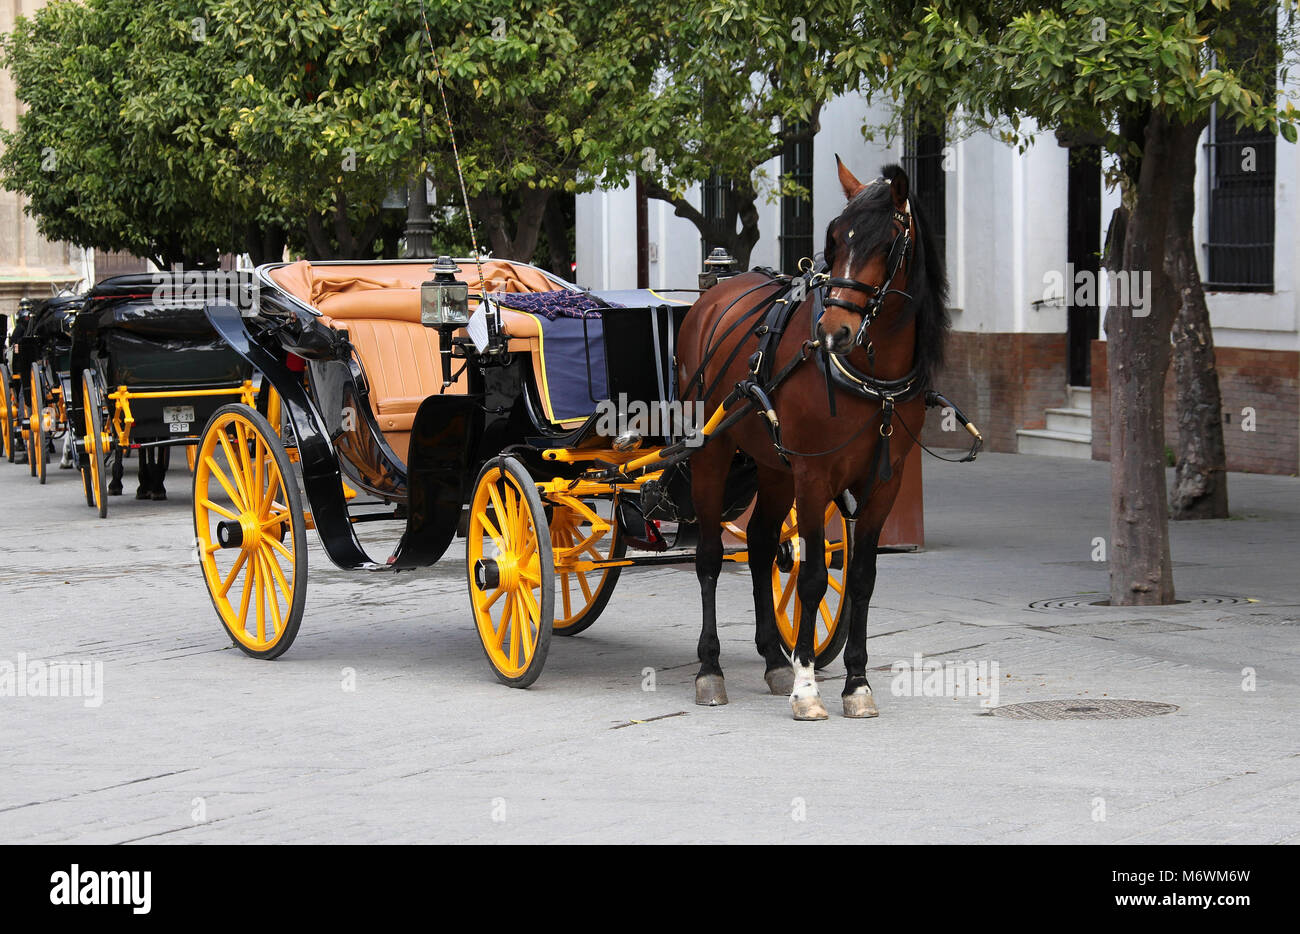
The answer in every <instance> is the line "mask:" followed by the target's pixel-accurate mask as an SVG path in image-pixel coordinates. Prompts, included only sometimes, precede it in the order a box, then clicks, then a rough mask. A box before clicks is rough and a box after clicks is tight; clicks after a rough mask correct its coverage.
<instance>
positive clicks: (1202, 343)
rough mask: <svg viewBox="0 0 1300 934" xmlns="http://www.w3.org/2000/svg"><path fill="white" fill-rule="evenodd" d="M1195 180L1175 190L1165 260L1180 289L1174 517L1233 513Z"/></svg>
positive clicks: (1222, 516)
mask: <svg viewBox="0 0 1300 934" xmlns="http://www.w3.org/2000/svg"><path fill="white" fill-rule="evenodd" d="M1191 181H1192V180H1189V182H1188V184H1187V185H1186V186H1184V187H1182V188H1180V189H1179V190H1177V191H1175V192H1174V208H1173V216H1172V218H1171V219H1170V228H1169V234H1168V246H1167V249H1168V255H1167V256H1166V257H1165V265H1166V268H1167V270H1168V272H1169V276H1170V278H1171V280H1172V281H1173V284H1174V287H1175V288H1176V289H1177V290H1178V297H1179V304H1180V307H1179V311H1178V316H1177V318H1176V319H1175V321H1174V331H1173V334H1174V351H1173V353H1174V383H1175V385H1176V387H1177V389H1176V398H1177V400H1178V457H1177V466H1176V468H1175V470H1174V488H1173V491H1172V492H1171V493H1170V496H1169V514H1170V516H1171V517H1173V518H1174V519H1226V518H1228V474H1227V453H1226V451H1225V450H1224V445H1223V416H1222V415H1221V414H1220V413H1221V412H1222V411H1223V397H1222V396H1221V395H1220V394H1219V372H1218V370H1216V369H1215V366H1214V333H1213V331H1212V330H1211V329H1210V311H1209V309H1208V308H1207V307H1206V306H1205V291H1204V290H1203V289H1202V288H1201V274H1200V270H1199V269H1198V268H1197V265H1196V245H1195V241H1194V239H1193V228H1192V212H1193V210H1194V209H1195V204H1196V189H1195V187H1194V185H1193V184H1191Z"/></svg>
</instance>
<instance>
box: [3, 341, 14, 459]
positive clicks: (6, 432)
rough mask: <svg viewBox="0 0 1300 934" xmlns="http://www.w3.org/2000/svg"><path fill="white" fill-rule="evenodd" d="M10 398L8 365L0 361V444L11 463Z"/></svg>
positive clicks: (12, 449)
mask: <svg viewBox="0 0 1300 934" xmlns="http://www.w3.org/2000/svg"><path fill="white" fill-rule="evenodd" d="M12 398H13V380H12V379H11V378H10V376H9V367H8V366H6V365H4V364H2V363H0V444H3V445H4V457H5V460H7V461H8V462H9V463H11V464H12V463H13V462H14V422H13V412H12V403H11V399H12Z"/></svg>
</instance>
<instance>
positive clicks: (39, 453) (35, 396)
mask: <svg viewBox="0 0 1300 934" xmlns="http://www.w3.org/2000/svg"><path fill="white" fill-rule="evenodd" d="M44 402H45V400H44V399H43V398H42V397H41V387H40V385H39V384H38V383H37V382H36V380H32V415H31V418H30V419H29V423H30V425H31V429H32V433H31V438H32V444H31V451H29V452H28V454H27V456H28V457H30V458H31V463H32V473H33V474H35V475H36V476H38V477H39V476H40V475H41V467H42V463H41V462H42V461H43V460H44V458H45V433H44V431H43V430H42V429H43V428H44V427H45V426H44V425H42V424H41V418H42V417H43V416H44V414H45V413H44V411H43V409H44V408H45V405H44Z"/></svg>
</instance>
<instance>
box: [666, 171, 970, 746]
mask: <svg viewBox="0 0 1300 934" xmlns="http://www.w3.org/2000/svg"><path fill="white" fill-rule="evenodd" d="M836 162H837V163H839V159H838V157H837V158H836ZM839 178H840V183H841V185H842V187H843V189H844V193H845V196H846V197H847V198H848V205H847V206H846V208H845V210H844V212H843V213H842V214H840V216H839V217H837V218H836V219H835V220H833V221H831V223H830V225H829V227H828V229H827V232H826V247H825V256H824V258H825V268H824V271H823V272H822V273H821V274H820V276H814V277H813V278H812V279H811V281H810V283H809V288H810V289H812V290H813V291H810V292H809V294H808V297H807V298H806V299H804V300H803V301H802V302H801V303H800V304H799V305H798V307H797V309H796V310H795V312H794V313H793V317H792V318H791V319H790V320H789V324H788V326H787V327H786V329H785V331H784V333H783V334H782V336H781V337H780V339H779V343H777V344H776V347H775V353H773V354H771V355H772V357H773V360H772V366H773V367H774V368H784V367H785V365H786V364H788V363H789V362H791V361H792V360H794V359H795V358H796V357H799V356H800V355H805V356H807V357H808V359H807V361H806V362H804V363H801V364H799V365H797V366H795V367H794V369H793V370H791V371H789V373H788V375H787V376H786V378H785V379H784V381H782V382H781V383H780V384H779V385H778V386H776V387H775V388H773V389H771V392H770V400H771V403H772V409H773V410H774V414H775V416H776V419H777V420H778V422H779V432H780V434H779V438H780V442H781V446H782V447H781V450H778V448H777V446H776V444H775V443H774V435H773V432H772V430H771V429H770V428H769V426H768V425H766V424H765V422H764V419H763V416H762V415H761V414H760V412H759V411H755V412H753V413H751V414H749V415H746V416H744V417H743V418H741V419H740V420H739V421H736V422H735V423H734V424H732V425H730V427H727V428H725V430H721V431H719V432H717V433H715V434H713V435H711V436H710V437H709V440H708V443H707V444H705V445H703V446H702V447H701V448H700V449H699V450H697V451H696V452H695V453H694V455H693V456H692V457H691V461H690V469H691V491H692V498H693V500H694V506H695V512H696V515H697V517H698V520H699V529H700V543H699V548H698V552H697V555H696V575H697V577H698V578H699V581H700V590H701V595H702V602H703V626H702V629H701V632H700V640H699V646H698V653H699V659H700V670H699V673H698V674H697V675H696V680H695V690H696V703H698V704H704V705H717V704H725V703H726V702H727V697H726V687H725V682H724V680H723V674H722V668H721V666H720V665H719V659H718V656H719V648H720V647H719V642H718V633H717V615H716V590H717V582H718V575H719V573H720V571H721V568H722V561H723V550H722V535H721V518H722V510H723V498H724V484H725V483H726V477H727V473H728V469H729V467H730V465H731V463H732V460H733V458H734V456H735V454H736V451H737V450H738V449H739V450H741V451H743V452H745V453H746V454H748V455H749V456H750V457H752V458H753V459H754V461H755V462H756V464H757V467H758V493H757V499H756V502H755V506H754V511H753V515H752V518H751V519H750V521H749V528H748V532H747V537H748V548H749V566H750V573H751V575H752V577H753V588H754V608H755V615H756V628H755V642H756V644H757V646H758V651H759V653H760V654H761V655H762V656H763V658H764V660H765V661H766V663H767V670H766V674H765V679H766V681H767V684H768V687H769V689H770V690H771V692H772V693H774V694H788V695H789V696H790V703H791V707H792V708H793V711H794V718H795V719H796V720H824V719H826V718H827V712H826V708H825V706H824V705H823V704H822V701H821V698H820V696H819V692H818V690H817V683H816V680H815V677H814V670H813V669H814V633H815V625H814V624H815V615H816V614H817V612H818V607H819V606H820V604H821V601H822V597H823V596H824V595H825V592H826V587H827V570H826V564H825V560H824V559H823V560H822V561H816V560H804V561H803V562H801V564H800V569H799V577H798V581H797V585H796V586H797V589H798V594H799V598H800V602H801V604H802V616H801V618H800V620H799V632H798V637H797V639H796V644H795V649H794V652H793V655H792V657H791V658H790V659H787V657H786V655H785V651H784V649H783V647H782V644H781V639H780V635H779V633H778V631H777V625H776V616H775V610H774V606H773V594H772V585H771V579H772V578H771V574H772V565H773V562H774V560H775V559H776V556H777V549H778V543H779V538H780V530H781V523H782V521H783V520H784V519H785V517H786V516H787V515H788V514H789V511H790V507H791V505H794V507H795V508H796V510H797V518H798V535H799V536H800V538H801V539H802V542H803V543H809V544H811V543H820V542H822V541H823V539H824V537H825V529H824V524H825V521H824V516H825V515H826V512H827V507H828V505H829V504H830V503H831V502H832V501H835V500H837V498H838V500H839V502H841V503H846V502H849V499H848V498H847V497H845V496H844V493H845V492H846V491H847V492H848V493H849V494H851V496H852V501H853V502H855V503H856V519H857V521H856V523H855V525H854V549H853V558H852V562H851V564H850V567H849V570H848V574H847V582H846V590H847V594H846V598H847V599H848V601H849V603H848V610H847V614H848V626H849V635H848V641H847V642H846V644H845V648H844V662H845V667H846V669H847V675H846V678H845V681H844V690H843V693H842V698H843V706H844V715H845V716H846V717H874V716H876V715H877V709H876V705H875V701H874V699H873V698H872V695H871V687H870V685H869V684H868V683H867V677H866V664H867V610H868V606H869V604H870V601H871V595H872V592H873V590H874V588H875V581H876V547H877V543H878V540H879V537H880V531H881V528H882V527H883V525H884V523H885V519H886V517H887V516H888V515H889V511H890V509H891V508H892V507H893V504H894V499H895V497H896V496H897V495H898V489H899V485H900V482H901V479H902V474H903V470H902V468H903V461H904V459H905V458H906V457H907V455H908V452H909V451H910V450H911V447H912V444H913V439H914V436H919V435H920V432H921V427H922V424H923V422H924V420H925V398H924V397H925V390H926V389H928V388H929V383H930V380H931V377H932V375H933V373H934V371H935V369H936V368H937V367H938V366H939V364H940V363H941V361H942V358H943V346H944V339H945V337H946V335H947V331H948V327H949V324H948V316H947V311H946V307H945V302H946V298H947V282H946V279H945V276H944V272H943V264H942V258H941V257H940V256H938V255H937V253H936V251H935V248H934V243H933V240H932V238H931V236H930V233H929V230H928V228H927V225H926V224H925V219H924V218H923V217H922V216H920V214H919V212H918V211H917V206H916V204H915V201H914V199H912V198H911V197H910V196H909V190H908V179H907V176H906V174H905V173H904V172H903V170H902V169H901V168H899V167H898V166H888V167H886V168H885V169H884V170H883V177H882V178H879V179H876V180H875V181H873V182H871V183H869V184H866V185H864V184H862V183H860V182H859V181H858V180H857V179H856V178H854V176H853V174H852V173H851V172H850V171H849V170H848V169H847V168H846V167H845V166H844V165H843V164H842V163H839ZM785 282H786V284H787V285H788V283H789V280H785ZM781 287H782V280H779V279H771V278H770V277H767V276H765V275H764V274H762V273H758V272H750V273H744V274H742V275H739V276H735V277H733V278H730V279H726V280H724V281H722V282H720V283H719V284H718V285H716V286H714V287H713V288H712V289H710V290H709V291H707V292H706V293H704V294H703V295H702V296H701V297H700V298H699V300H698V301H696V303H695V304H694V305H693V306H692V307H691V309H690V311H689V312H688V314H687V316H686V318H685V320H684V322H683V324H682V328H681V336H680V338H679V349H678V373H679V378H680V379H682V380H683V381H684V383H685V384H684V385H681V386H680V387H679V392H680V398H683V399H698V398H699V397H700V396H701V394H705V395H706V398H705V399H704V401H705V403H706V408H707V410H708V411H713V410H714V409H716V408H717V406H718V405H719V404H721V403H722V401H723V400H724V399H725V398H726V397H727V396H728V394H729V393H731V392H732V390H733V388H735V387H736V385H737V383H739V382H742V381H744V380H745V379H747V378H750V377H751V355H752V354H753V353H754V352H755V351H756V350H757V349H758V347H759V336H758V335H757V334H755V330H756V328H757V327H758V326H759V325H760V323H761V322H760V320H758V319H760V318H762V317H763V316H762V315H758V316H754V315H750V316H749V320H747V321H743V322H741V323H740V324H739V325H738V326H735V327H732V325H733V324H736V322H738V321H740V319H741V318H744V317H746V315H747V313H750V312H751V311H752V310H753V309H754V308H755V303H756V302H758V301H760V300H762V299H763V298H764V297H765V296H766V297H768V298H769V299H770V298H771V297H772V296H773V295H774V294H775V293H776V292H778V291H779V290H780V289H781ZM817 290H820V295H818V296H816V298H817V300H816V301H815V300H814V296H815V293H816V291H817ZM746 293H749V294H748V295H746ZM822 305H824V311H823V312H822V314H821V317H820V319H819V320H818V322H817V324H816V326H815V327H814V322H813V316H814V314H815V313H816V312H815V311H814V309H815V307H819V306H822ZM814 335H815V340H816V342H817V343H813V340H814ZM738 345H743V346H738ZM819 357H820V359H821V365H818V364H817V363H816V362H815V360H816V359H817V358H819ZM828 372H829V373H832V374H835V376H836V379H837V380H838V381H837V382H836V383H835V384H834V386H835V388H834V390H833V391H834V409H835V411H834V414H832V412H831V401H830V398H829V394H830V393H831V392H832V389H831V386H832V382H831V377H830V376H829V375H827V374H828ZM846 374H847V375H846ZM692 377H695V379H692ZM864 386H865V387H867V389H866V390H865V391H861V390H862V387H864ZM765 388H766V387H765ZM873 388H874V389H875V390H876V391H875V392H873V391H872V389H873ZM886 410H888V411H886ZM891 416H892V421H891ZM899 422H902V423H903V425H904V428H905V430H904V431H901V432H897V431H895V429H896V427H897V425H898V423H899ZM886 435H888V436H889V437H888V438H886ZM882 453H883V454H885V455H886V456H884V457H882V458H881V459H880V460H878V459H877V456H878V454H882ZM811 550H812V552H813V553H816V551H817V550H818V548H817V547H816V546H813V547H812V549H811ZM800 551H801V552H802V553H804V554H808V553H809V549H808V547H807V546H804V547H801V548H800ZM844 624H845V621H844V618H843V617H842V618H841V620H840V625H844Z"/></svg>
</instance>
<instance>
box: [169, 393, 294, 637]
mask: <svg viewBox="0 0 1300 934" xmlns="http://www.w3.org/2000/svg"><path fill="white" fill-rule="evenodd" d="M196 461H197V463H196V464H195V475H194V516H195V532H196V534H197V538H198V541H197V544H198V549H199V563H200V564H201V565H202V567H203V576H204V578H205V580H206V581H207V585H208V591H209V592H210V593H211V594H212V602H213V603H214V604H215V605H216V608H217V612H218V613H219V614H220V616H221V621H222V623H224V624H225V626H226V629H227V630H229V632H230V634H231V635H232V636H233V637H234V638H235V639H237V640H238V641H239V642H240V644H241V645H243V646H245V647H246V648H248V649H250V650H252V651H254V652H265V651H267V650H268V649H271V648H273V647H274V646H275V645H276V643H278V642H279V641H280V638H281V637H282V636H283V635H284V634H285V632H286V630H287V628H288V623H289V620H290V617H291V615H292V613H293V610H294V609H295V607H294V602H293V601H294V594H295V592H296V590H295V584H296V575H297V566H298V561H297V556H298V552H299V550H300V549H301V548H302V547H303V543H302V542H301V541H298V540H297V534H296V533H295V531H294V529H293V520H292V515H291V513H290V508H289V496H288V493H287V488H286V486H285V478H284V476H283V475H282V474H281V472H280V468H279V466H278V465H277V464H276V461H275V457H274V456H273V455H272V453H271V451H270V449H269V448H268V447H267V445H266V442H265V440H264V439H263V438H262V435H261V432H259V431H258V430H257V426H256V425H254V424H253V422H252V421H251V420H249V419H248V418H247V417H246V416H244V415H242V414H240V413H238V412H226V413H223V414H220V415H218V417H217V419H216V420H215V421H214V423H213V424H212V425H210V426H209V427H208V430H207V432H206V433H205V434H204V436H203V443H202V445H201V446H200V447H199V452H198V455H197V457H196ZM219 522H231V523H238V526H239V531H240V538H241V544H240V545H239V546H238V547H226V548H223V547H222V546H221V545H220V544H218V542H217V532H216V529H217V524H218V523H219ZM282 538H283V541H282V540H281V539H282Z"/></svg>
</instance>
